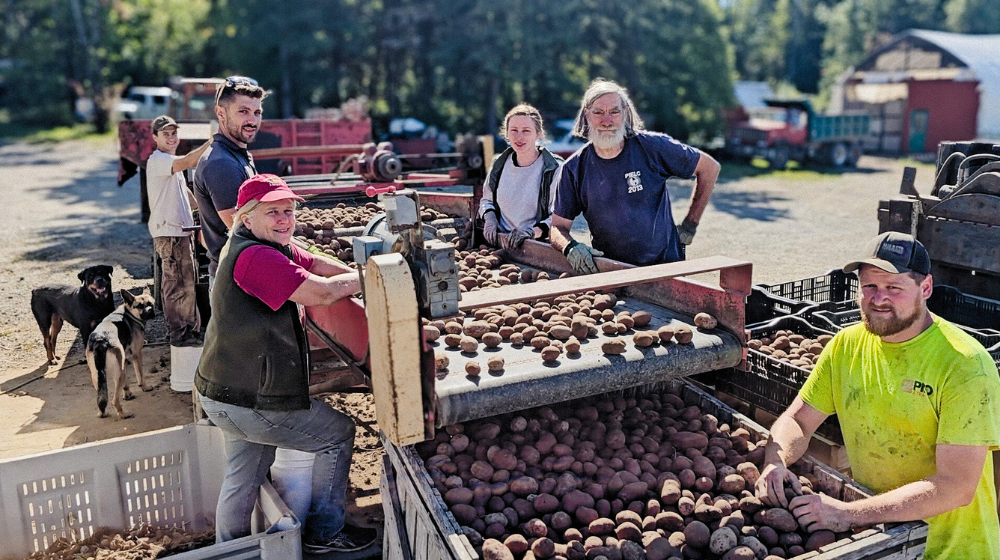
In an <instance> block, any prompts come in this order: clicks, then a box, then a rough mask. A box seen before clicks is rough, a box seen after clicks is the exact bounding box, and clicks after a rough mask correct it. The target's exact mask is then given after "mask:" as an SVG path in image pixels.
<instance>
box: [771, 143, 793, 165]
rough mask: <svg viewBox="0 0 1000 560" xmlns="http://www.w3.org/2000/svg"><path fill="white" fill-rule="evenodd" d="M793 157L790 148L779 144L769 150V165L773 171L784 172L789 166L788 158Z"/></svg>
mask: <svg viewBox="0 0 1000 560" xmlns="http://www.w3.org/2000/svg"><path fill="white" fill-rule="evenodd" d="M790 156H791V154H790V151H789V149H788V146H785V145H783V144H779V145H777V146H772V147H771V148H769V149H768V150H767V164H768V166H770V167H771V169H777V170H782V169H784V168H785V167H787V166H788V158H789V157H790Z"/></svg>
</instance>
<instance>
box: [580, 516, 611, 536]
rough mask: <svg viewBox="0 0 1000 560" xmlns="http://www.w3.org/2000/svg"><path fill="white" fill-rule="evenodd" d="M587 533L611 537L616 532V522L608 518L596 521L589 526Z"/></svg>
mask: <svg viewBox="0 0 1000 560" xmlns="http://www.w3.org/2000/svg"><path fill="white" fill-rule="evenodd" d="M587 531H588V532H589V533H590V534H591V535H597V536H600V535H610V534H611V533H613V532H614V531H615V522H614V521H612V520H610V519H608V518H607V517H602V518H600V519H595V520H594V521H591V522H590V525H588V526H587Z"/></svg>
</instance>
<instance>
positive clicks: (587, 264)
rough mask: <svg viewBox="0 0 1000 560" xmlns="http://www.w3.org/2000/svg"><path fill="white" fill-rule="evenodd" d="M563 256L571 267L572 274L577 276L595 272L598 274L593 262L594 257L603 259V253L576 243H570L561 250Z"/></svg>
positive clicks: (595, 264)
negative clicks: (574, 273)
mask: <svg viewBox="0 0 1000 560" xmlns="http://www.w3.org/2000/svg"><path fill="white" fill-rule="evenodd" d="M563 255H565V256H566V260H568V261H569V264H570V266H572V267H573V272H576V273H577V274H594V273H595V272H600V270H599V269H598V268H597V263H595V262H594V257H603V256H604V253H602V252H600V251H598V250H597V249H594V248H592V247H588V246H586V245H584V244H583V243H580V242H578V241H570V243H569V245H567V246H566V248H564V249H563Z"/></svg>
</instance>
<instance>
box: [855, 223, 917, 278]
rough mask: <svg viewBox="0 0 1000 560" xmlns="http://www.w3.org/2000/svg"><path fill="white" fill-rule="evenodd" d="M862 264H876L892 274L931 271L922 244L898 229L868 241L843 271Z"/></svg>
mask: <svg viewBox="0 0 1000 560" xmlns="http://www.w3.org/2000/svg"><path fill="white" fill-rule="evenodd" d="M863 264H870V265H872V266H877V267H879V268H881V269H882V270H884V271H886V272H892V273H894V274H900V273H903V272H916V273H918V274H930V272H931V258H930V257H929V256H928V255H927V249H925V248H924V244H923V243H921V242H919V241H917V240H916V238H914V237H913V236H912V235H909V234H907V233H900V232H898V231H887V232H885V233H883V234H881V235H879V236H878V237H876V238H875V239H872V240H871V241H869V242H868V244H866V245H865V249H864V252H863V253H862V256H861V258H859V259H858V260H856V261H852V262H849V263H847V264H846V265H845V266H844V272H854V271H855V270H857V269H859V268H861V265H863Z"/></svg>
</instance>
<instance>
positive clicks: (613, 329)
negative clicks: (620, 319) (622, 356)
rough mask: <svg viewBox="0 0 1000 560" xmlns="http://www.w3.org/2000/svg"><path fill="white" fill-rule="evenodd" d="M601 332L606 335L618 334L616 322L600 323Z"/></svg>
mask: <svg viewBox="0 0 1000 560" xmlns="http://www.w3.org/2000/svg"><path fill="white" fill-rule="evenodd" d="M601 332H603V333H604V334H607V335H616V334H618V323H604V324H602V325H601Z"/></svg>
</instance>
